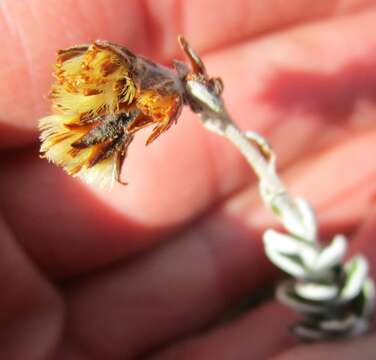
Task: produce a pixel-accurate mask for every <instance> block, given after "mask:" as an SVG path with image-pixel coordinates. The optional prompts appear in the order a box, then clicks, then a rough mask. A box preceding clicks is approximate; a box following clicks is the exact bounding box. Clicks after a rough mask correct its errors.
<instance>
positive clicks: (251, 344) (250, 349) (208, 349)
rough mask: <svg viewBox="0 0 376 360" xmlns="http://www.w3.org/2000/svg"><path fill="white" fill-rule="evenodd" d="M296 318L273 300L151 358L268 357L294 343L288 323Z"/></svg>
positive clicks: (237, 358)
mask: <svg viewBox="0 0 376 360" xmlns="http://www.w3.org/2000/svg"><path fill="white" fill-rule="evenodd" d="M295 317H296V316H295V315H294V314H292V313H291V312H290V311H289V310H288V309H287V308H285V307H284V306H282V305H280V304H277V303H275V302H274V301H273V302H270V303H267V304H264V305H261V306H259V307H257V308H255V309H253V310H252V311H250V312H248V313H247V314H245V315H243V316H241V318H239V319H236V320H234V321H232V322H231V323H229V324H225V325H223V326H221V327H219V328H216V329H214V330H211V331H209V332H208V333H204V334H198V335H197V336H192V337H191V338H189V339H188V340H183V341H181V342H178V343H177V344H174V345H172V346H170V347H169V348H167V349H165V350H163V351H161V352H160V353H159V354H157V355H156V356H151V358H152V359H153V360H157V359H158V360H169V359H171V360H172V359H181V360H185V359H192V360H199V359H218V360H228V359H231V360H241V359H270V358H271V357H272V356H274V355H276V354H278V353H280V352H281V351H284V350H286V349H288V348H290V347H291V346H293V345H294V344H295V343H296V341H295V339H294V338H293V337H292V336H291V335H290V334H289V332H288V326H289V325H291V323H292V322H293V321H295ZM304 359H305V358H304Z"/></svg>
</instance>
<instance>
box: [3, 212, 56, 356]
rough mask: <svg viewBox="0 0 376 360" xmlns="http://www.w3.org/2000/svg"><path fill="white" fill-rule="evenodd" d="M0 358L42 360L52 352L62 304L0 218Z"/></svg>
mask: <svg viewBox="0 0 376 360" xmlns="http://www.w3.org/2000/svg"><path fill="white" fill-rule="evenodd" d="M0 249H1V250H0V274H1V275H0V288H1V291H2V294H3V295H2V297H1V301H0V358H1V359H9V360H17V359H42V358H47V357H48V358H49V357H50V356H51V355H52V354H53V352H54V351H55V347H56V345H57V343H58V340H59V337H60V333H61V330H62V304H61V300H60V298H59V297H58V295H57V293H56V292H55V290H54V289H53V288H52V287H51V286H50V285H49V284H48V283H47V281H46V280H45V279H43V278H42V277H41V275H40V274H39V273H38V272H37V271H36V270H35V269H34V268H33V267H32V266H31V264H30V262H29V260H28V259H27V258H26V256H25V255H24V254H23V253H22V250H21V249H20V248H19V246H18V245H16V243H15V239H14V237H13V235H12V234H11V233H10V231H9V229H7V227H6V225H5V223H4V221H3V219H0Z"/></svg>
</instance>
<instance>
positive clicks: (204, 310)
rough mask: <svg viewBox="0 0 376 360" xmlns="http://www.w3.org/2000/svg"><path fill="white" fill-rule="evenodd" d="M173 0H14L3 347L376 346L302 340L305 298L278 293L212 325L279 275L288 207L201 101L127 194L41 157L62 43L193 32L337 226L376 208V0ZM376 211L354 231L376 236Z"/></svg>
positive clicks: (231, 355)
mask: <svg viewBox="0 0 376 360" xmlns="http://www.w3.org/2000/svg"><path fill="white" fill-rule="evenodd" d="M162 3H163V2H162V1H161V2H158V6H157V2H147V1H142V2H141V1H131V0H130V1H126V2H125V3H124V1H122V0H112V1H107V2H100V1H96V2H91V1H86V0H81V1H76V2H73V1H69V0H67V1H51V2H49V3H48V7H46V3H45V2H42V1H40V0H34V1H29V2H27V3H23V2H22V3H21V2H13V1H10V0H9V1H6V0H5V1H3V2H2V3H1V5H0V10H1V12H0V29H2V31H1V32H0V34H1V35H0V36H1V37H2V56H1V59H0V65H1V66H0V94H1V97H0V109H1V110H0V128H1V132H0V140H1V147H2V155H1V172H0V184H1V187H0V204H1V211H2V215H3V220H2V221H1V223H0V246H1V252H0V254H1V255H0V274H1V275H0V286H1V289H2V293H3V295H2V297H1V301H0V314H2V315H1V320H2V321H1V325H0V326H1V332H0V357H1V358H6V359H42V358H43V359H44V358H46V359H47V358H54V359H55V358H56V359H66V360H71V359H72V360H76V359H77V360H78V359H80V360H81V359H104V358H105V359H120V358H132V357H135V356H137V355H140V354H145V353H149V354H153V349H156V348H158V349H160V348H165V350H163V351H162V352H158V354H159V355H158V356H160V358H161V359H165V358H169V357H171V358H179V359H181V358H189V359H212V358H216V359H217V358H218V359H219V358H222V359H243V358H253V359H264V358H269V357H270V356H277V355H278V354H282V353H283V354H284V355H280V356H282V358H283V359H290V358H296V357H295V356H297V352H299V354H301V357H302V358H303V356H304V359H311V358H312V359H313V358H316V356H319V354H320V353H321V352H322V351H331V352H332V353H333V356H335V358H339V357H342V358H344V356H347V357H348V358H349V359H353V358H356V356H355V355H357V356H358V357H359V355H360V354H364V356H367V354H371V353H372V351H374V350H372V340H362V341H361V342H358V343H357V344H358V345H357V346H358V348H357V350H356V354H351V352H349V351H348V349H347V348H346V347H349V345H346V344H345V345H341V347H339V348H337V347H336V345H335V344H332V345H318V346H315V347H302V346H300V347H296V345H295V344H294V343H293V341H292V340H291V339H290V338H289V336H288V335H287V333H286V327H287V325H288V324H289V323H291V321H292V319H291V313H290V312H289V311H288V310H286V309H284V308H282V307H280V306H278V305H277V304H276V303H274V302H273V301H270V302H268V303H267V304H262V305H260V306H259V307H257V308H255V309H250V310H248V312H247V313H244V314H243V315H242V316H241V317H238V318H236V319H233V320H232V321H231V322H230V323H228V324H226V325H223V324H220V325H217V326H210V327H209V328H207V327H206V326H207V325H208V324H213V323H214V322H215V320H216V319H218V317H219V316H220V314H221V313H222V312H223V311H224V310H225V309H227V308H228V307H229V306H230V305H231V304H234V303H236V302H237V301H238V300H239V299H240V298H241V297H243V296H244V295H249V296H250V297H251V296H253V295H256V294H257V293H258V292H259V291H260V290H263V288H264V287H265V286H267V287H269V286H271V285H272V280H273V276H275V275H274V273H273V271H272V266H271V265H270V264H269V263H268V262H267V261H266V259H265V257H264V255H263V250H262V246H261V242H260V234H261V232H262V230H263V229H264V228H265V226H266V225H268V224H271V221H272V220H271V218H270V217H269V214H268V213H267V212H265V211H264V210H261V208H262V207H261V203H260V202H259V200H258V197H257V192H256V186H255V178H254V176H253V175H252V173H251V171H250V170H249V168H248V167H247V166H246V164H245V162H244V161H243V160H242V158H241V157H240V155H239V154H238V153H237V152H236V151H235V150H234V149H233V148H232V147H231V146H230V145H229V144H227V143H226V141H225V140H223V139H220V138H219V137H216V136H215V135H212V134H209V133H208V132H207V131H205V130H204V129H203V128H202V127H201V126H200V124H199V123H198V121H196V119H195V116H194V115H193V114H191V113H189V111H187V112H185V113H184V114H183V115H182V116H181V118H180V119H179V121H178V126H175V127H174V128H173V129H171V130H170V131H169V132H168V133H167V134H165V135H163V136H162V137H161V139H160V140H159V141H158V142H156V143H155V144H153V145H151V146H150V147H149V148H147V149H145V148H144V140H145V138H144V139H140V137H138V140H137V141H136V142H135V144H133V145H132V147H131V149H130V154H129V158H128V159H127V162H126V164H125V167H124V168H125V169H124V170H125V171H124V175H123V177H124V178H125V179H126V180H128V181H129V183H130V185H129V186H128V187H122V186H120V185H119V186H117V187H115V189H114V191H113V192H111V193H107V192H103V191H97V190H93V189H91V188H88V187H87V186H85V185H83V184H81V183H79V182H78V181H76V180H75V179H72V178H70V177H68V176H66V175H65V174H63V173H62V171H60V170H59V169H57V168H55V167H53V166H51V165H49V164H48V163H47V162H45V161H41V160H40V159H38V156H37V151H38V149H37V144H36V137H37V133H36V121H37V118H38V117H40V116H41V115H43V114H44V113H46V111H47V110H48V104H47V101H43V96H44V95H45V94H46V93H47V91H48V86H49V83H50V80H51V79H50V70H49V69H50V64H51V63H53V58H54V51H55V50H56V49H58V48H63V47H66V46H69V45H71V44H72V43H81V42H87V41H88V40H91V39H96V38H102V39H108V40H111V41H114V42H117V43H121V44H124V45H126V46H127V47H129V48H130V49H132V50H134V51H135V52H141V53H143V54H145V55H147V56H149V57H152V58H153V59H154V60H160V61H169V59H171V58H172V57H174V56H177V55H178V48H177V44H176V40H175V39H176V35H177V33H178V32H182V31H183V32H184V34H185V35H186V37H187V38H188V39H189V40H190V42H191V44H192V45H193V46H194V47H195V48H196V49H197V50H199V51H200V52H201V53H203V54H205V53H206V54H207V55H206V56H204V58H205V60H206V62H207V67H208V70H209V72H210V73H211V74H212V75H219V76H221V77H222V78H223V80H224V83H225V93H224V97H225V99H226V103H227V105H228V108H229V111H230V112H231V113H232V114H233V116H234V118H235V119H236V121H237V122H238V123H239V124H240V125H241V126H242V127H243V128H245V129H252V130H256V131H259V132H261V133H263V134H264V135H266V136H267V138H268V139H269V140H270V142H271V144H272V145H273V147H274V148H275V150H276V152H277V154H278V155H279V164H280V165H281V166H282V168H281V169H282V170H283V174H284V176H285V178H286V181H287V182H288V185H289V187H290V188H291V189H292V191H293V192H294V193H297V194H300V195H304V196H305V197H306V198H308V199H311V200H312V202H313V204H314V206H315V207H316V209H317V210H318V213H319V215H320V217H319V219H320V226H321V229H322V231H323V234H325V233H326V234H329V233H333V231H337V232H340V231H346V232H352V231H355V230H357V229H358V228H359V227H360V225H361V224H362V223H363V222H365V219H366V215H368V214H370V213H371V212H370V211H369V210H370V208H371V205H372V196H374V191H375V185H374V184H375V181H373V180H374V179H375V171H376V167H375V162H374V159H373V157H372V156H371V154H374V153H375V144H376V142H375V140H376V132H375V126H374V119H373V115H374V111H375V110H374V106H375V105H374V103H375V93H376V91H375V90H376V89H375V85H374V84H375V83H376V82H375V80H376V79H375V77H376V75H375V74H376V73H375V52H374V49H375V45H376V40H375V36H374V33H373V32H372V30H373V26H374V21H375V19H376V13H375V11H372V8H371V5H372V4H375V3H376V2H375V1H372V0H369V1H367V0H363V1H353V2H351V1H350V2H349V1H346V2H345V1H343V3H346V4H347V5H346V8H345V12H346V13H348V15H347V16H346V17H343V18H337V17H335V18H331V19H329V20H328V19H327V18H326V19H325V17H328V16H329V15H332V14H333V13H335V11H334V8H335V6H337V7H338V8H339V6H340V4H338V2H337V1H329V2H328V1H318V2H316V3H317V4H316V3H315V5H314V6H313V8H312V7H311V6H312V5H310V6H309V5H308V4H311V2H302V1H293V2H291V4H290V2H289V5H279V6H278V11H276V9H277V5H278V4H279V2H276V1H272V0H268V1H264V2H262V4H263V5H256V4H260V2H258V1H253V0H249V2H248V5H245V2H244V1H233V2H231V3H229V4H228V5H226V6H228V9H221V11H218V10H216V7H218V4H220V3H221V2H215V1H214V0H213V1H206V2H204V5H202V3H201V2H199V1H192V2H189V3H188V2H183V3H180V2H177V1H175V2H171V1H166V2H165V3H166V4H163V5H162ZM178 3H179V4H180V5H178ZM350 3H354V4H355V3H356V4H357V5H356V6H355V5H350ZM304 4H305V5H304ZM27 6H28V7H27ZM179 6H181V7H182V8H181V9H179ZM220 6H221V7H222V6H224V5H220ZM355 9H356V10H360V11H359V12H355ZM247 14H249V15H247ZM183 15H184V16H183ZM313 19H319V20H320V22H318V23H316V24H308V22H309V21H311V20H313ZM298 22H299V24H300V25H299V26H298V25H297V23H298ZM304 22H307V23H306V24H304ZM360 24H361V26H360ZM287 25H290V27H289V29H288V30H287V28H286V27H287ZM291 25H294V27H292V26H291ZM278 29H280V30H278ZM266 32H268V34H267V35H265V36H260V37H257V38H256V35H259V34H263V33H266ZM350 160H351V163H350ZM339 172H343V174H342V173H339ZM339 176H340V181H338V180H339ZM375 216H376V213H375V212H373V215H372V214H371V215H370V216H369V215H368V217H367V219H368V222H367V224H365V225H363V226H362V228H361V230H360V231H359V232H358V233H357V234H356V235H355V236H354V238H355V241H354V247H363V251H364V248H367V249H368V250H369V251H371V249H370V242H371V241H372V235H373V233H372V230H373V228H374V225H373V223H374V217H375ZM373 255H374V252H373V253H372V252H371V253H369V254H368V256H369V257H371V258H372V256H373ZM371 260H372V259H371ZM265 284H269V285H265ZM265 319H268V324H267V325H268V326H263V324H264V321H265ZM202 329H204V330H203V331H200V332H199V330H202ZM193 335H195V336H193ZM159 351H160V350H159ZM369 356H370V355H369ZM363 358H365V357H363Z"/></svg>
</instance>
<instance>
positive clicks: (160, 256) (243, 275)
mask: <svg viewBox="0 0 376 360" xmlns="http://www.w3.org/2000/svg"><path fill="white" fill-rule="evenodd" d="M270 269H271V266H270V265H268V262H267V261H266V259H265V257H264V256H263V255H262V246H261V242H260V241H259V240H258V239H257V238H255V236H253V235H252V233H251V232H249V229H245V228H243V227H242V224H241V223H239V222H238V220H237V219H232V218H231V217H227V216H226V215H223V214H221V213H220V212H219V213H217V214H215V215H213V216H212V217H211V219H207V220H206V221H203V222H201V224H200V225H199V226H198V228H196V229H192V230H191V231H190V232H189V233H187V234H185V235H182V236H180V237H178V238H175V239H171V243H170V244H165V245H164V246H162V247H160V248H157V249H155V250H154V251H153V252H151V253H149V254H147V255H144V256H143V257H142V258H139V259H138V260H136V261H134V262H132V263H130V264H129V265H128V266H126V265H122V264H119V266H118V267H116V268H114V269H112V270H109V271H106V272H105V273H102V274H98V275H92V276H88V277H86V278H82V279H81V280H80V281H79V282H77V283H75V284H73V285H72V287H71V288H70V289H69V291H68V294H67V314H68V315H67V320H66V337H67V343H64V344H62V349H67V348H68V349H75V348H80V349H82V350H83V353H84V354H86V356H87V357H89V358H91V359H109V360H112V359H121V358H134V357H135V356H136V355H139V354H140V353H143V352H146V351H148V350H151V349H152V348H154V347H155V346H159V345H161V344H164V343H166V342H168V341H171V340H172V339H175V338H176V337H178V336H182V335H184V334H186V333H190V332H192V331H194V330H197V329H198V328H200V327H202V326H204V325H206V324H207V323H208V322H210V321H212V320H213V319H214V318H215V317H216V316H218V315H219V314H220V313H221V312H222V311H223V310H224V308H226V307H227V306H228V305H229V304H231V303H232V302H233V301H235V300H236V299H238V298H239V297H241V296H244V295H245V294H249V296H250V297H251V296H252V295H251V294H252V293H253V292H254V291H256V289H259V288H260V287H262V286H263V284H265V283H267V279H270V277H271V272H270ZM99 329H100V330H99ZM98 330H99V331H98ZM62 351H63V350H62ZM72 351H73V350H72Z"/></svg>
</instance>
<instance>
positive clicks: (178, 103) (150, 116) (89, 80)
mask: <svg viewBox="0 0 376 360" xmlns="http://www.w3.org/2000/svg"><path fill="white" fill-rule="evenodd" d="M180 75H181V74H180ZM183 93H184V88H183V85H182V82H181V78H180V77H179V74H178V73H176V72H173V71H172V70H169V69H167V68H164V67H162V66H160V65H157V64H154V63H152V62H150V61H148V60H146V59H144V58H143V57H141V56H136V55H134V54H133V53H132V52H130V51H129V50H128V49H126V48H124V47H120V46H118V45H115V44H111V43H109V42H106V41H96V42H94V43H93V44H91V45H78V46H74V47H71V48H68V49H65V50H60V51H58V54H57V60H56V64H55V82H54V84H53V86H52V91H51V94H50V97H51V99H52V102H53V112H54V113H53V114H52V115H50V116H47V117H44V118H42V119H41V120H40V121H39V128H40V130H41V136H40V138H41V142H42V145H41V153H42V156H43V157H46V158H47V159H48V160H49V161H52V162H53V163H55V164H57V165H59V166H61V167H63V168H64V170H65V171H66V172H67V173H68V174H70V175H73V176H78V177H80V178H82V179H84V180H85V181H87V182H90V183H96V184H99V185H101V186H111V185H112V183H113V182H114V180H117V181H119V182H121V180H120V172H121V167H122V163H123V161H124V159H125V156H126V152H127V149H128V146H129V144H130V143H131V141H132V139H133V137H134V134H135V133H136V132H137V131H138V130H140V129H142V128H144V127H146V126H149V125H154V128H153V130H152V133H151V135H150V137H149V138H148V140H147V144H150V143H151V142H152V141H154V140H155V139H156V138H157V137H158V136H159V135H160V134H162V133H163V132H164V131H166V130H167V129H168V128H169V127H170V126H171V124H172V123H173V122H174V121H176V119H177V118H178V116H179V114H180V112H181V108H182V105H183V97H184V96H183Z"/></svg>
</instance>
